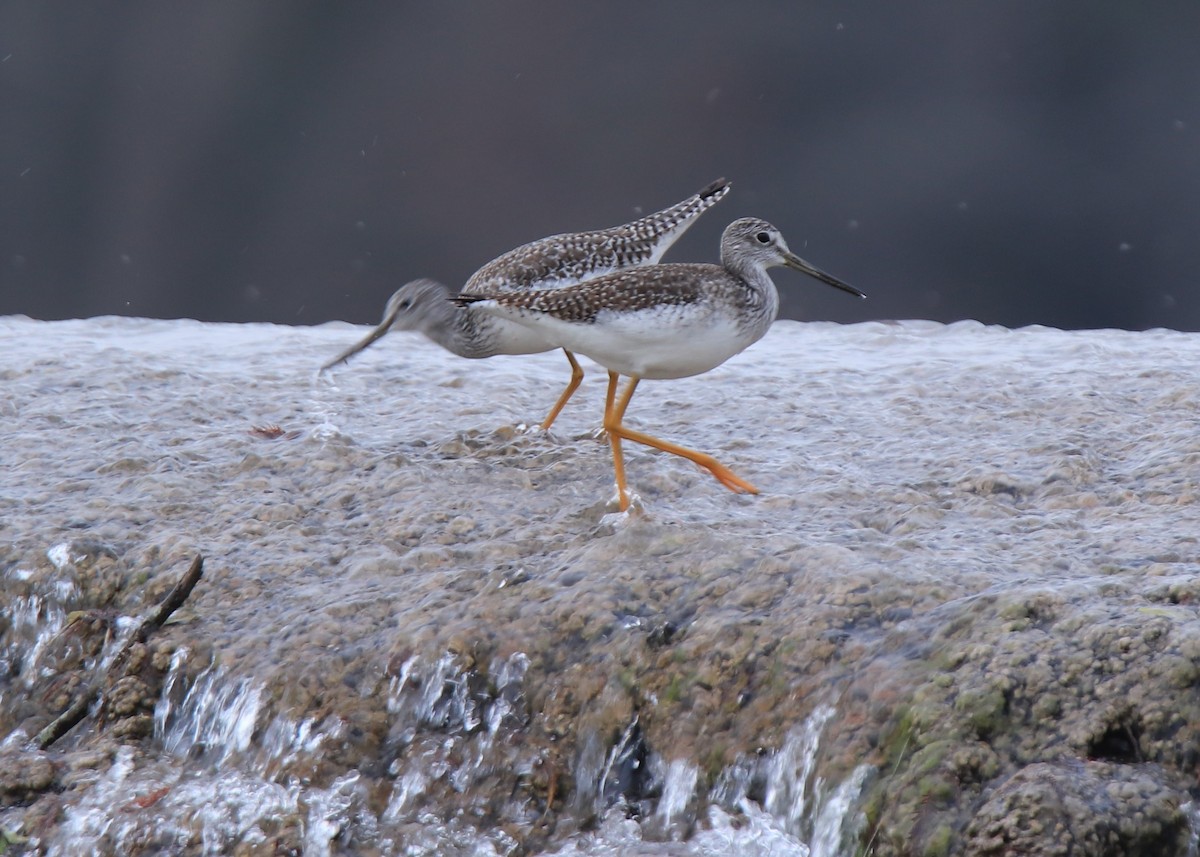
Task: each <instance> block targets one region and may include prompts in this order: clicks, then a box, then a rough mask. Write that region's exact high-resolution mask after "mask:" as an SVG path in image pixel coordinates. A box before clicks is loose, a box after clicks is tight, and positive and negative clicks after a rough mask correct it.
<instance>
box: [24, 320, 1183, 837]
mask: <svg viewBox="0 0 1200 857" xmlns="http://www.w3.org/2000/svg"><path fill="white" fill-rule="evenodd" d="M0 326H2V327H3V333H4V335H5V336H6V339H8V340H9V341H12V342H15V343H17V344H16V345H15V346H14V348H13V352H12V356H11V359H10V360H9V361H8V363H7V365H6V369H7V371H6V373H5V375H4V376H3V381H2V383H3V384H4V385H5V389H4V393H5V401H6V402H7V404H4V405H0V408H6V409H7V419H8V420H9V423H10V425H11V426H12V427H13V429H12V432H11V437H12V440H11V444H8V445H6V450H5V453H4V454H5V455H6V456H7V457H8V461H9V462H11V466H10V467H9V468H8V470H9V473H10V479H9V482H8V484H7V486H6V489H7V495H6V497H4V498H0V505H3V508H0V538H2V542H0V594H2V595H3V598H4V599H5V603H6V604H7V605H9V607H10V609H6V611H5V614H4V617H3V619H0V646H3V650H2V651H0V694H2V695H0V736H8V737H7V738H0V752H2V753H3V760H0V768H5V769H6V773H5V774H4V779H3V780H2V781H0V804H2V806H3V807H4V808H3V809H0V828H2V829H3V830H4V831H8V832H12V833H13V834H15V835H19V836H20V837H23V838H26V839H28V842H26V843H23V844H21V845H19V846H14V847H20V848H23V849H25V850H28V851H30V852H31V853H69V851H70V843H71V842H73V841H76V840H75V839H72V837H82V836H89V835H90V836H93V837H95V838H96V841H97V842H98V846H97V847H99V848H100V850H101V853H114V854H115V853H122V854H139V853H157V851H162V850H164V849H165V850H169V851H175V852H178V853H202V851H203V849H204V848H206V847H208V846H209V845H211V844H212V843H219V844H220V847H221V848H223V849H224V850H225V851H227V852H228V853H292V852H303V853H362V854H371V853H395V852H396V851H399V850H402V849H406V848H407V849H409V850H410V853H447V854H455V853H464V854H468V853H475V849H476V848H477V847H478V846H479V843H480V841H481V840H483V841H485V842H486V844H487V847H489V848H491V849H492V851H493V852H495V853H539V852H544V851H547V850H550V851H554V850H556V849H558V848H562V847H567V846H564V843H568V842H572V841H576V839H575V837H578V836H582V835H584V831H588V830H590V829H592V828H593V827H595V826H596V825H597V824H599V825H600V829H601V830H605V829H607V827H608V826H609V824H610V822H608V821H605V820H604V819H606V818H608V815H607V813H608V812H609V810H610V808H611V807H612V806H613V805H614V803H617V802H621V803H623V805H624V806H625V807H626V809H625V811H626V812H627V813H629V814H631V815H632V816H633V817H634V818H635V819H636V820H637V821H638V822H639V827H638V830H639V831H640V834H639V835H641V836H644V837H646V839H647V840H648V841H647V842H646V846H645V847H646V848H648V849H653V847H655V846H654V845H653V843H652V842H651V841H649V840H654V839H661V840H667V839H672V838H675V839H688V838H689V837H696V836H699V835H702V834H703V832H704V831H706V830H709V829H710V828H711V829H712V830H713V831H719V830H723V828H722V827H721V825H722V824H723V823H724V822H723V821H722V819H723V818H725V817H726V816H723V815H720V814H719V813H718V814H715V815H712V816H711V817H710V816H709V814H708V812H707V811H706V807H709V806H710V805H716V806H717V807H720V811H721V812H724V813H731V814H733V816H734V817H738V818H741V819H742V820H741V821H739V822H737V823H738V824H742V825H748V824H750V823H751V822H752V821H753V820H754V819H755V818H756V816H755V815H754V813H755V812H756V811H758V810H756V809H755V807H759V808H764V809H766V810H767V812H768V814H769V815H770V816H771V817H773V818H775V819H777V821H778V824H779V826H780V828H781V829H782V830H784V831H786V835H788V836H791V837H793V840H792V841H794V842H796V843H797V848H799V847H802V846H799V845H798V843H799V841H800V840H803V841H805V842H808V843H809V844H810V845H811V846H812V849H813V854H814V855H819V854H834V853H842V852H840V851H838V850H831V849H835V848H837V847H839V846H838V845H837V843H838V841H839V840H841V841H842V845H841V846H840V847H841V848H843V849H848V848H853V847H856V846H855V845H854V844H853V843H857V847H859V848H863V849H865V850H866V851H867V852H868V853H871V854H877V855H908V854H929V855H939V854H998V855H1009V854H1014V855H1015V854H1058V853H1062V854H1071V855H1093V854H1094V855H1109V854H1114V855H1115V854H1122V853H1145V854H1155V855H1158V854H1161V855H1174V854H1180V855H1182V854H1185V853H1186V848H1187V842H1188V836H1189V832H1188V831H1189V824H1188V818H1189V815H1188V813H1189V812H1190V809H1189V806H1190V804H1189V802H1190V800H1191V796H1192V794H1193V793H1194V791H1195V789H1196V788H1197V783H1196V780H1195V770H1196V766H1197V762H1198V761H1200V759H1198V758H1197V753H1198V750H1197V748H1200V740H1198V739H1200V735H1198V734H1197V730H1200V693H1198V692H1197V682H1198V679H1200V616H1198V615H1197V603H1198V599H1200V582H1197V581H1200V574H1198V572H1200V549H1198V548H1197V538H1198V536H1197V534H1200V514H1198V510H1197V505H1196V494H1195V484H1196V476H1197V469H1198V468H1200V432H1198V431H1197V428H1198V425H1197V423H1198V422H1200V416H1198V415H1197V413H1198V412H1197V410H1196V405H1197V396H1196V394H1195V392H1194V390H1193V387H1194V383H1193V377H1192V375H1193V373H1192V372H1191V371H1190V368H1189V367H1190V366H1191V365H1193V364H1194V362H1195V360H1196V358H1200V338H1198V337H1195V336H1190V335H1184V334H1173V333H1168V332H1163V331H1158V332H1148V333H1142V334H1132V333H1129V334H1126V333H1117V332H1098V333H1063V332H1059V331H1051V330H1037V329H1031V330H1025V331H1016V332H1013V331H1004V330H999V329H993V328H983V327H980V326H978V325H969V324H964V325H954V326H951V327H944V326H941V325H933V324H925V323H918V322H911V323H903V324H892V325H885V324H872V325H859V326H856V327H850V328H843V327H837V326H833V325H799V324H794V323H781V324H779V325H777V326H776V328H775V330H774V331H773V332H772V333H771V334H770V335H769V336H768V338H767V339H766V340H764V342H762V343H760V344H759V346H756V348H755V349H752V350H751V351H750V352H748V353H747V354H744V355H742V356H740V357H738V358H736V359H735V360H734V361H731V362H730V363H729V364H727V365H726V366H725V367H722V368H721V369H719V370H717V371H715V372H713V373H711V374H710V375H709V376H706V377H704V378H698V379H692V380H689V381H681V382H677V383H662V384H654V385H651V384H646V385H645V388H644V391H639V398H638V399H636V400H635V401H634V405H633V407H632V408H631V412H630V421H631V422H634V421H636V422H637V424H638V425H639V426H644V427H646V428H647V429H649V430H651V431H652V432H653V433H655V434H659V435H660V436H663V437H668V438H672V439H677V440H680V441H683V442H685V443H687V444H689V445H692V446H695V447H698V448H702V449H705V450H706V451H710V452H713V453H714V454H716V455H717V457H718V458H719V459H721V460H722V461H723V462H724V463H726V464H728V465H729V466H730V467H732V468H733V469H734V470H736V471H737V472H738V473H739V474H740V475H743V476H745V477H747V478H750V479H751V481H754V482H756V483H757V484H759V486H760V488H762V489H763V490H764V494H762V495H760V496H758V497H740V496H735V495H732V494H729V493H727V492H725V491H724V490H723V489H722V488H721V487H720V486H719V485H717V484H716V483H715V482H713V481H712V480H711V478H710V477H708V476H707V474H705V473H703V472H699V471H697V470H695V469H694V468H693V467H692V466H691V465H690V464H688V463H687V462H683V461H680V460H675V459H672V458H670V457H667V456H663V455H660V454H656V453H651V452H648V451H645V450H642V449H639V448H637V447H631V448H628V449H627V459H628V470H629V475H630V482H631V486H632V487H633V489H634V490H635V491H636V492H638V493H639V494H640V495H641V505H642V507H643V510H642V511H641V512H639V513H638V514H635V515H631V516H627V517H620V516H614V515H611V514H610V512H611V507H610V506H609V505H608V504H607V503H606V502H605V501H606V500H608V497H609V494H610V493H611V478H612V477H611V469H610V468H611V462H610V459H609V458H608V457H607V452H606V450H607V445H606V443H605V442H604V441H603V439H598V438H596V437H594V435H593V431H594V429H595V427H596V426H597V425H598V423H599V417H600V404H601V401H602V395H603V391H602V385H601V383H600V381H599V380H597V379H598V377H599V373H592V375H591V376H590V377H589V380H588V382H587V383H585V386H584V388H582V389H581V391H580V393H579V395H578V396H577V399H576V400H575V401H573V402H572V404H571V405H570V406H569V408H568V410H567V411H566V412H565V413H564V415H563V417H562V418H561V423H560V424H559V425H558V426H556V429H555V431H554V432H553V433H551V434H545V433H528V432H525V431H523V430H521V429H519V428H518V426H519V425H520V424H521V423H522V422H529V423H533V422H536V421H537V420H539V419H540V418H541V416H543V414H542V413H541V412H542V411H543V410H544V409H545V407H546V406H548V405H549V402H550V400H551V399H552V398H553V396H554V395H556V394H557V390H558V386H557V385H558V383H559V382H560V381H561V380H562V379H561V378H560V377H559V375H560V373H561V367H560V366H559V364H560V363H561V358H559V357H557V356H556V355H543V356H537V357H531V358H525V359H520V360H518V359H511V360H508V359H500V358H497V359H495V360H492V361H481V362H470V361H462V360H457V359H454V358H452V357H449V356H447V355H444V354H441V353H439V352H437V351H436V350H435V349H434V348H433V347H432V346H429V345H428V344H426V343H424V342H423V341H421V340H418V339H416V338H407V337H402V336H398V335H397V336H393V337H389V339H388V340H385V342H384V343H382V344H381V345H380V346H379V347H378V348H377V349H376V351H375V353H373V354H372V353H368V354H366V355H364V356H363V358H362V360H361V361H360V364H359V365H356V366H354V367H350V368H348V369H346V370H344V371H341V372H339V373H338V374H337V375H336V376H335V377H334V378H333V379H329V378H322V379H314V377H313V370H314V368H315V366H316V365H319V363H320V362H321V358H323V357H326V356H328V354H332V353H336V351H337V350H338V349H339V348H340V347H341V346H342V345H344V344H345V342H346V341H348V340H351V339H353V338H354V336H355V335H356V333H357V331H354V330H352V329H350V328H349V327H345V326H327V327H325V328H319V329H308V330H306V329H292V328H280V327H271V326H259V325H246V326H237V327H234V326H216V325H195V324H190V323H184V322H177V323H164V322H146V321H138V320H126V319H99V320H94V321H90V322H67V323H39V322H32V321H29V320H24V319H0ZM326 352H328V354H327V353H326ZM543 400H544V401H543ZM275 426H278V427H279V429H280V431H279V432H275V431H274V430H273V427H275ZM197 552H200V553H203V554H204V555H205V556H206V559H207V562H206V576H205V578H204V580H203V581H202V582H201V584H200V585H199V586H198V588H197V589H196V591H195V592H194V594H193V596H192V598H191V599H190V600H189V601H188V603H187V605H186V606H185V607H184V608H183V609H182V610H180V611H179V612H178V614H177V615H176V616H174V617H173V618H172V621H171V622H169V623H168V624H167V625H166V626H165V627H163V628H162V629H160V631H158V632H157V633H156V634H155V635H154V636H153V637H152V638H151V639H150V640H149V641H148V642H147V644H146V645H144V646H141V647H135V648H136V651H133V652H131V655H130V657H129V658H128V661H127V663H124V664H122V672H121V675H120V676H118V677H117V679H116V680H115V681H114V682H113V683H112V684H111V685H110V686H108V687H107V692H106V695H105V701H104V705H103V706H102V707H101V708H100V709H99V710H98V711H96V712H94V714H93V716H92V717H89V718H88V719H87V720H85V721H84V722H83V723H81V724H80V725H79V726H78V727H76V729H75V730H74V731H73V732H72V733H71V734H69V735H68V736H67V737H66V738H64V739H63V740H62V741H61V742H60V743H59V744H56V745H55V746H54V747H52V748H51V750H50V752H48V753H39V752H37V751H33V750H30V749H28V740H29V738H30V736H32V735H34V734H35V733H36V731H37V730H38V729H40V728H41V727H42V726H44V725H45V723H46V722H48V721H49V720H51V719H53V717H54V716H55V715H56V714H57V713H58V712H59V711H61V710H62V708H63V707H65V706H66V705H68V704H69V703H70V700H71V699H72V698H73V696H74V695H75V694H76V693H77V692H78V690H79V688H80V687H81V686H82V684H83V683H84V682H86V681H88V680H90V679H91V678H92V677H93V676H94V674H95V670H96V669H97V668H98V665H100V664H102V663H103V662H104V659H105V657H106V656H111V653H112V652H113V650H114V647H115V646H117V645H118V644H119V643H120V641H121V638H122V637H121V635H122V633H127V629H128V625H129V619H130V617H141V616H144V615H145V614H146V613H147V612H148V611H149V610H150V609H151V608H152V607H153V605H154V604H156V603H157V602H158V601H159V600H161V598H162V597H163V595H165V593H166V592H167V591H168V590H169V589H170V587H171V586H172V585H174V583H175V582H176V580H177V579H178V577H179V575H180V574H181V573H182V571H183V569H184V568H186V566H187V563H188V561H189V560H190V559H191V557H192V556H193V555H194V554H195V553H197ZM820 712H827V713H824V714H820V715H819V716H818V713H820ZM806 730H807V731H806ZM807 732H811V733H812V735H811V736H810V735H808V734H807ZM810 739H811V740H810ZM806 742H808V743H806ZM806 747H807V748H808V749H804V748H806ZM7 760H11V761H10V763H9V764H3V762H4V761H7ZM843 785H844V786H846V787H847V789H848V790H849V792H851V793H850V794H848V797H847V798H846V801H847V803H848V804H849V806H850V807H851V809H850V811H849V812H848V813H847V814H846V815H845V817H844V818H840V820H839V819H835V820H834V822H836V823H834V822H830V823H831V824H833V826H834V828H835V829H834V830H833V831H832V832H828V831H826V832H822V830H821V812H822V810H823V809H828V807H829V806H831V804H832V803H833V799H834V795H835V793H836V792H837V791H838V788H839V787H840V786H843ZM214 793H215V794H218V795H219V796H220V798H219V799H218V800H217V801H216V802H215V803H214V802H213V801H211V800H209V801H208V802H205V800H203V799H202V798H201V797H200V796H201V795H202V794H203V795H211V794H214ZM589 835H590V834H589ZM614 835H615V834H614ZM781 835H783V834H781ZM823 836H824V837H826V838H825V839H822V837H823ZM820 842H832V843H833V844H832V845H829V846H828V847H826V846H823V845H820V844H819V843H820ZM206 843H207V844H206ZM422 843H424V844H422ZM423 847H427V851H422V850H421V848H423ZM664 847H665V846H664ZM331 848H332V851H331V850H330V849H331ZM271 849H274V851H272V850H271ZM822 849H824V850H822ZM1064 849H1065V850H1064ZM1122 849H1124V850H1122ZM646 853H664V854H665V853H673V852H670V851H665V850H663V851H654V850H648V851H647V852H646ZM730 853H736V852H730ZM782 853H792V852H782ZM795 853H800V852H799V851H796V852H795ZM847 853H849V852H847Z"/></svg>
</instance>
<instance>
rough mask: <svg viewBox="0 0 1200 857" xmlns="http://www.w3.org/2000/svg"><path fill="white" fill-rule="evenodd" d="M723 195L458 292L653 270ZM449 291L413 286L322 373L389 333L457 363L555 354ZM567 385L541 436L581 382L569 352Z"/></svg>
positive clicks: (714, 191)
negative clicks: (412, 336) (408, 333)
mask: <svg viewBox="0 0 1200 857" xmlns="http://www.w3.org/2000/svg"><path fill="white" fill-rule="evenodd" d="M727 193H729V182H727V181H726V180H725V179H718V180H717V181H715V182H713V183H712V184H710V185H709V186H708V187H706V188H704V189H703V190H701V191H700V192H699V193H696V194H693V195H692V196H690V197H688V198H687V199H685V200H683V201H682V202H678V203H676V204H675V205H672V206H671V207H669V208H664V209H663V210H662V211H658V212H655V213H654V214H648V215H646V216H645V217H641V218H638V219H637V220H634V221H631V222H630V223H625V224H622V225H621V226H614V227H612V228H610V229H599V230H595V231H592V232H568V233H564V234H562V235H551V236H550V237H549V238H542V239H541V240H539V241H533V242H531V243H529V244H525V245H523V246H521V247H518V248H516V249H515V250H510V251H509V252H507V253H505V254H504V255H502V256H500V257H498V258H496V259H493V260H492V261H491V262H488V263H487V264H486V265H484V266H483V267H482V268H480V269H479V270H478V271H476V272H475V273H474V274H473V275H472V276H471V278H470V279H469V280H467V283H466V285H465V286H463V289H462V291H463V293H465V294H510V293H522V292H527V291H533V290H546V289H557V288H562V287H564V286H571V285H575V284H577V283H581V282H584V281H587V280H591V279H593V278H595V277H600V276H603V275H605V274H609V273H612V272H614V271H619V270H623V269H625V268H631V267H636V266H639V265H653V264H657V263H658V262H659V260H661V259H662V257H663V254H664V253H666V252H667V250H668V249H669V248H670V247H671V245H672V244H674V243H675V242H676V241H677V240H678V239H679V237H680V236H681V235H683V233H684V232H686V231H687V229H688V227H690V226H691V225H692V224H693V223H695V222H696V218H698V217H699V216H700V215H701V214H703V213H704V212H705V211H707V210H708V209H709V208H711V207H712V206H714V205H716V204H717V203H718V202H720V201H721V199H722V198H723V197H724V196H725V195H726V194H727ZM449 297H450V290H449V289H447V288H446V287H445V286H443V285H441V284H440V283H438V282H435V281H434V280H414V281H412V282H411V283H406V284H405V285H403V286H401V287H400V289H398V290H397V291H396V293H395V294H393V295H392V296H391V298H390V299H389V300H388V302H387V307H386V308H385V310H384V313H383V320H382V321H381V322H380V323H379V326H378V327H376V328H375V329H374V330H373V331H371V333H370V334H368V335H367V336H366V337H365V338H364V339H362V340H361V341H360V342H358V343H357V344H355V345H353V346H351V347H350V348H348V349H346V350H345V351H343V352H342V353H341V354H339V355H338V356H337V357H335V358H334V359H333V360H330V361H329V362H328V363H326V364H325V365H324V366H322V367H321V371H325V370H326V369H329V368H331V367H333V366H336V365H337V364H338V363H342V362H345V361H346V360H349V359H350V358H351V357H353V356H354V355H355V354H357V353H358V352H360V351H362V350H363V349H364V348H366V347H367V346H369V345H370V344H371V343H372V342H375V341H376V340H377V339H379V338H380V337H382V336H383V335H384V334H385V333H387V332H388V331H389V330H417V331H420V332H421V333H423V334H425V336H427V337H428V338H429V339H431V340H433V341H434V342H436V343H437V344H438V345H441V346H442V347H443V348H445V349H446V350H448V351H451V352H453V353H455V354H457V355H459V356H460V357H469V358H483V357H493V356H495V355H497V354H534V353H537V352H541V351H550V350H551V349H553V348H557V347H558V345H557V344H556V343H552V342H549V341H547V340H546V339H545V337H544V336H542V334H541V332H540V331H538V330H536V329H534V328H530V327H527V326H525V325H522V324H516V323H514V322H511V321H508V320H506V319H503V318H498V317H496V316H494V315H491V314H488V313H485V312H478V311H476V310H475V309H473V308H471V307H466V308H459V307H456V306H454V305H453V304H451V302H450V301H449V300H448V298H449ZM563 351H564V353H565V354H566V355H567V362H569V363H570V364H571V380H570V383H568V384H567V387H566V389H565V390H563V392H562V395H560V396H559V397H558V401H557V402H556V403H555V405H554V407H553V408H552V409H551V410H550V413H549V415H547V417H546V419H545V420H543V421H542V424H541V425H542V428H543V429H548V428H550V426H551V424H553V422H554V420H555V419H556V418H557V417H558V414H559V412H560V411H561V410H562V409H563V406H564V405H566V403H567V400H568V399H570V398H571V395H572V394H573V393H574V392H575V390H576V389H577V388H578V387H579V384H580V382H581V381H582V380H583V370H582V369H581V368H580V367H579V363H578V361H576V360H575V356H574V355H573V354H572V353H571V351H570V350H569V349H565V348H564V349H563Z"/></svg>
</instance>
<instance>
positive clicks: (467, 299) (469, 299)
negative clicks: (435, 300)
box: [446, 294, 487, 306]
mask: <svg viewBox="0 0 1200 857" xmlns="http://www.w3.org/2000/svg"><path fill="white" fill-rule="evenodd" d="M446 300H448V301H450V303H452V304H454V305H455V306H466V305H467V304H473V303H478V302H479V301H486V300H487V298H486V297H484V296H483V295H468V294H458V295H453V296H451V297H448V298H446Z"/></svg>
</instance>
